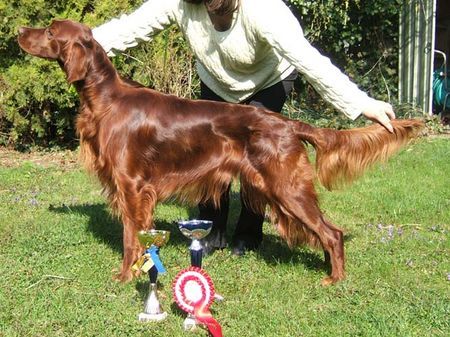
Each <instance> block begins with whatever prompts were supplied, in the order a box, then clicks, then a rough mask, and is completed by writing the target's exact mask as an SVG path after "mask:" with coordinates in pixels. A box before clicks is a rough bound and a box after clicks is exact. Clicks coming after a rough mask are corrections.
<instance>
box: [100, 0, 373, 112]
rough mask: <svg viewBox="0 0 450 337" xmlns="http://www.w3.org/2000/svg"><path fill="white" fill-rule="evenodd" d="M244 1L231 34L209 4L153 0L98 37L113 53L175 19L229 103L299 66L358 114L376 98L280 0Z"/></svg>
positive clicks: (205, 75)
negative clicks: (218, 24) (219, 26)
mask: <svg viewBox="0 0 450 337" xmlns="http://www.w3.org/2000/svg"><path fill="white" fill-rule="evenodd" d="M240 4H241V5H240V7H239V9H238V11H237V12H235V13H234V16H233V21H232V25H231V27H230V29H228V30H227V31H225V32H218V31H216V30H215V29H214V26H213V24H212V22H211V20H210V18H209V15H208V13H207V11H206V8H205V6H204V5H203V4H200V5H196V4H190V3H187V2H185V1H183V0H148V1H147V2H145V3H144V4H143V5H142V6H141V7H140V8H138V9H137V10H136V11H134V12H133V13H131V14H129V15H122V16H121V17H120V18H118V19H113V20H111V21H109V22H107V23H105V24H103V25H101V26H99V27H97V28H95V29H93V34H94V38H95V39H96V40H97V41H98V42H99V43H100V44H101V45H102V47H103V48H104V49H105V50H106V52H107V53H108V55H110V56H113V55H114V54H115V52H116V51H124V50H125V49H127V48H130V47H133V46H136V45H137V44H138V42H139V41H148V40H150V39H151V36H152V35H154V34H155V33H157V32H158V31H161V30H162V29H164V28H165V27H167V26H169V25H171V24H172V23H176V24H177V25H178V26H179V28H180V30H181V31H182V32H183V34H184V36H185V38H186V40H187V42H188V43H189V45H190V47H191V49H192V51H193V53H194V55H195V57H196V60H197V71H198V75H199V77H200V79H201V80H202V81H203V82H204V83H205V84H206V85H207V86H208V87H209V88H210V89H211V90H213V91H214V92H215V93H216V94H217V95H219V96H220V97H222V98H223V99H225V100H226V101H228V102H242V101H244V100H245V99H247V98H249V97H250V96H252V95H253V94H255V93H256V92H258V91H259V90H261V89H264V88H267V87H269V86H271V85H273V84H275V83H276V82H278V81H280V80H282V79H284V78H285V77H286V76H288V75H289V74H290V73H291V72H292V71H293V70H294V68H296V69H297V70H298V71H299V73H301V74H303V75H304V76H305V77H306V79H307V80H308V82H310V83H311V84H312V85H313V86H314V88H315V89H316V90H317V91H318V92H319V93H320V94H321V96H322V97H323V98H324V99H325V100H327V101H328V102H329V103H331V104H332V105H333V106H334V107H335V108H337V109H338V110H340V111H342V112H343V113H344V114H345V115H346V116H348V117H349V118H351V119H355V118H356V117H358V116H359V115H360V114H361V112H362V110H363V109H364V108H365V107H367V106H368V105H369V104H371V102H370V101H371V100H373V99H372V98H370V97H368V96H367V94H365V93H364V92H363V91H361V90H359V89H358V87H357V86H356V85H355V84H354V83H352V82H351V81H350V80H349V78H348V77H347V76H346V75H344V74H343V73H342V72H341V71H340V70H339V69H338V68H336V67H335V66H334V65H333V64H332V63H331V62H330V60H329V59H328V58H326V57H324V56H322V55H321V54H320V53H319V52H318V51H317V50H316V49H315V48H314V47H313V46H311V44H310V43H309V42H308V41H307V40H306V39H305V37H304V35H303V31H302V28H301V27H300V25H299V23H298V21H297V20H296V18H295V17H294V16H293V15H292V13H291V12H290V10H289V8H287V7H286V5H285V4H284V3H283V2H282V1H281V0H241V1H240Z"/></svg>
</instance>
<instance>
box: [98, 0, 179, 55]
mask: <svg viewBox="0 0 450 337" xmlns="http://www.w3.org/2000/svg"><path fill="white" fill-rule="evenodd" d="M178 2H179V1H177V0H164V1H160V0H148V1H146V2H144V3H143V4H142V6H141V7H139V8H138V9H136V10H135V11H134V12H132V13H130V14H128V15H127V14H123V15H122V16H120V17H119V18H115V19H112V20H110V21H109V22H106V23H104V24H102V25H101V26H98V27H96V28H94V29H93V30H92V33H93V35H94V39H95V40H96V41H97V42H98V43H100V45H101V46H102V47H103V49H105V51H106V52H107V54H108V56H114V55H115V51H124V50H126V49H128V48H131V47H134V46H136V45H137V44H138V42H140V41H149V40H150V39H151V36H152V35H154V34H155V33H157V32H159V31H161V30H163V29H164V28H165V27H167V26H169V25H170V24H171V23H172V22H173V21H174V14H173V13H174V11H175V10H176V9H177V6H178Z"/></svg>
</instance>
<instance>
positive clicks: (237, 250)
mask: <svg viewBox="0 0 450 337" xmlns="http://www.w3.org/2000/svg"><path fill="white" fill-rule="evenodd" d="M245 250H246V244H245V241H244V240H238V241H236V242H235V243H234V245H233V248H232V249H231V254H232V255H236V256H243V255H245Z"/></svg>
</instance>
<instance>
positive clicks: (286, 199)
mask: <svg viewBox="0 0 450 337" xmlns="http://www.w3.org/2000/svg"><path fill="white" fill-rule="evenodd" d="M294 185H295V184H294ZM302 187H303V188H301V189H300V191H301V192H300V193H299V192H298V191H297V192H294V191H293V188H292V186H290V187H289V188H285V189H284V190H279V193H277V194H278V196H277V197H276V200H277V202H276V203H277V205H276V206H275V205H274V206H275V207H273V209H274V210H275V212H277V213H279V215H278V218H280V219H284V221H281V222H280V223H279V231H280V234H281V236H282V237H284V238H285V239H286V241H287V242H288V244H290V245H296V244H299V243H303V242H305V241H306V243H309V244H312V245H314V244H315V243H320V244H321V245H322V247H323V250H324V252H325V257H326V256H327V255H329V260H330V263H331V274H330V276H328V277H326V278H325V279H324V280H323V281H322V284H323V285H329V284H332V283H335V282H338V281H339V280H342V279H344V278H345V268H344V243H343V234H342V231H341V230H339V229H338V228H337V227H335V226H333V225H331V224H330V223H328V222H327V221H326V220H325V219H324V218H323V215H322V212H321V211H320V209H319V205H318V201H317V197H316V194H315V192H314V189H313V185H312V182H310V186H309V188H305V182H303V186H302ZM280 213H281V214H280ZM317 239H318V240H319V242H317Z"/></svg>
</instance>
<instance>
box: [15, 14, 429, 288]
mask: <svg viewBox="0 0 450 337" xmlns="http://www.w3.org/2000/svg"><path fill="white" fill-rule="evenodd" d="M18 40H19V44H20V46H21V48H22V49H23V50H25V51H26V52H27V53H30V54H32V55H35V56H38V57H42V58H46V59H50V60H56V61H57V62H58V63H59V64H60V65H61V68H62V69H63V70H64V71H65V73H66V75H67V80H68V81H69V83H73V84H74V85H75V87H76V89H77V91H78V93H79V95H80V100H81V108H80V112H79V116H78V119H77V123H76V127H77V132H78V134H79V137H80V142H81V153H82V158H83V159H84V162H85V164H86V165H87V167H89V168H90V169H91V170H93V171H94V172H95V173H96V174H97V176H98V178H99V179H100V181H101V183H102V184H103V186H104V188H105V191H106V193H107V195H108V197H109V200H110V203H111V205H112V208H113V209H114V210H116V211H117V213H118V214H119V215H120V217H121V220H122V222H123V248H124V257H123V263H122V268H121V271H120V273H119V275H118V278H119V279H120V280H122V281H129V280H130V279H131V278H132V277H133V274H132V272H131V269H130V267H131V265H132V264H133V263H134V261H135V260H136V259H137V258H138V257H139V255H140V253H141V249H142V248H141V247H140V246H139V243H138V241H137V238H136V234H137V231H139V230H143V229H149V228H151V227H153V211H154V209H155V205H156V203H157V202H159V201H163V200H166V199H168V198H170V197H174V196H176V197H177V198H178V199H179V200H181V201H188V202H190V203H199V202H204V201H206V200H214V201H215V202H216V204H218V202H219V197H220V195H221V194H222V193H223V192H224V191H225V190H226V188H227V186H228V185H229V183H230V181H231V180H232V179H233V178H236V177H237V176H239V177H240V179H241V188H242V190H243V191H244V196H246V202H247V203H248V204H249V205H250V206H251V207H252V208H253V209H255V210H256V211H259V212H264V211H265V209H266V207H269V209H270V211H271V220H272V222H273V223H274V224H275V225H276V227H277V229H278V231H279V233H280V235H281V236H282V237H283V238H284V239H285V240H286V241H287V243H288V244H289V245H290V246H294V245H298V244H302V243H307V244H310V245H312V246H317V247H321V248H323V250H324V252H325V257H326V259H327V260H328V261H329V262H330V263H331V274H330V275H329V277H327V278H325V279H324V280H323V284H330V283H334V282H337V281H339V280H342V279H343V278H344V276H345V273H344V244H343V235H342V231H341V230H340V229H339V228H337V227H336V226H334V225H333V224H331V223H330V222H329V221H328V220H326V219H325V218H324V216H323V214H322V212H321V211H320V209H319V205H318V200H317V195H316V192H315V190H314V179H315V172H314V168H313V166H312V165H311V164H310V162H309V160H308V156H307V151H306V149H305V146H304V144H303V143H304V142H307V143H309V144H312V145H313V146H314V148H315V150H316V170H317V176H318V178H319V180H320V182H321V183H322V184H323V185H324V186H325V187H327V188H332V187H333V186H335V185H336V184H339V183H340V182H348V181H351V180H352V179H354V178H356V177H357V176H358V175H360V174H361V173H362V172H363V171H364V170H365V169H366V168H367V167H368V166H369V165H370V164H372V163H374V162H376V161H379V160H383V159H386V158H387V157H388V156H389V155H391V154H392V153H393V152H394V151H395V150H397V149H399V148H400V147H401V146H402V145H403V144H405V143H406V142H407V141H408V140H410V139H411V138H412V137H414V136H415V135H416V133H417V131H418V130H419V129H420V128H421V127H422V123H421V122H420V121H417V120H397V121H393V126H394V130H395V131H394V133H389V132H388V131H386V130H385V129H384V128H383V127H381V126H379V125H372V126H369V127H366V128H362V129H353V130H346V131H336V130H331V129H320V128H314V127H312V126H310V125H308V124H305V123H302V122H300V121H294V120H290V119H287V118H285V117H283V116H281V115H280V114H277V113H272V112H270V111H267V110H264V109H260V108H256V107H251V106H244V105H238V104H227V103H218V102H212V101H201V100H197V101H195V100H188V99H183V98H178V97H175V96H171V95H165V94H162V93H159V92H157V91H154V90H151V89H148V88H144V87H142V86H140V85H139V84H137V83H134V82H131V81H127V80H123V79H122V78H121V77H120V76H119V75H118V74H117V72H116V70H115V69H114V67H113V65H112V64H111V62H110V60H109V59H108V57H107V55H106V54H105V52H104V50H103V49H102V47H101V46H100V45H99V44H98V43H97V42H96V41H95V40H94V39H93V38H92V33H91V31H90V29H89V28H88V27H86V26H84V25H82V24H79V23H76V22H72V21H67V20H64V21H54V22H53V23H52V24H51V25H50V26H49V27H48V28H21V29H20V31H19V38H18Z"/></svg>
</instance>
